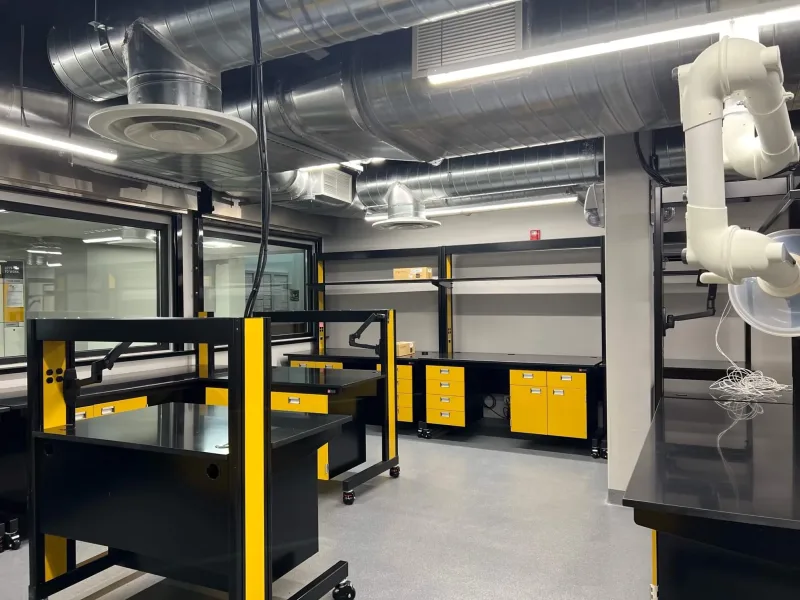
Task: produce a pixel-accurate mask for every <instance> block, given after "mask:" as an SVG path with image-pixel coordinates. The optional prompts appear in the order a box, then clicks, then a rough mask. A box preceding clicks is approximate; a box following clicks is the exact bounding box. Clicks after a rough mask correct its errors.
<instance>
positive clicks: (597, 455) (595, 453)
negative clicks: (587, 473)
mask: <svg viewBox="0 0 800 600" xmlns="http://www.w3.org/2000/svg"><path fill="white" fill-rule="evenodd" d="M592 458H594V459H595V460H596V459H598V458H600V448H592Z"/></svg>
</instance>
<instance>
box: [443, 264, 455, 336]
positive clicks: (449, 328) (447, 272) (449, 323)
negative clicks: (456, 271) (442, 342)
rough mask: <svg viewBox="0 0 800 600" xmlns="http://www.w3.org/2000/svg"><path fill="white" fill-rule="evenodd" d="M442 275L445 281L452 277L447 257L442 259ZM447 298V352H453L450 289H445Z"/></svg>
mask: <svg viewBox="0 0 800 600" xmlns="http://www.w3.org/2000/svg"><path fill="white" fill-rule="evenodd" d="M444 265H445V269H444V274H445V277H446V278H447V279H450V278H451V277H452V276H453V257H452V256H450V255H448V256H445V258H444ZM445 295H446V297H447V322H446V323H445V324H446V325H447V351H448V352H452V351H453V291H452V289H450V288H446V289H445Z"/></svg>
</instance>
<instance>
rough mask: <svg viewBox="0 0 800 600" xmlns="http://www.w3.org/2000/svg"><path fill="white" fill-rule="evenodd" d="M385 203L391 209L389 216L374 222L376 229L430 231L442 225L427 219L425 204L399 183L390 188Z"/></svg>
mask: <svg viewBox="0 0 800 600" xmlns="http://www.w3.org/2000/svg"><path fill="white" fill-rule="evenodd" d="M384 202H385V203H386V206H387V207H388V209H389V212H388V216H387V218H386V219H384V220H383V221H376V222H374V223H373V224H372V226H373V227H374V228H375V229H406V230H409V229H430V228H432V227H441V225H442V224H441V223H440V222H439V221H431V220H430V219H428V218H426V217H425V203H424V202H423V201H422V200H420V199H418V198H415V197H414V194H412V193H411V190H410V189H408V187H407V186H405V185H403V184H402V183H399V182H397V181H395V182H394V183H393V184H392V185H390V186H389V189H388V190H387V192H386V195H385V196H384Z"/></svg>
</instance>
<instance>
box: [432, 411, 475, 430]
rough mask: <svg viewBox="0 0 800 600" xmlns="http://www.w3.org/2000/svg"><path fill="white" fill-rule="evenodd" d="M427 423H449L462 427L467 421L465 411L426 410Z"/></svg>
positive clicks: (452, 425)
mask: <svg viewBox="0 0 800 600" xmlns="http://www.w3.org/2000/svg"><path fill="white" fill-rule="evenodd" d="M427 415H428V423H433V424H434V425H450V426H451V427H464V426H465V425H466V423H467V420H466V413H464V412H462V411H456V410H428V411H427Z"/></svg>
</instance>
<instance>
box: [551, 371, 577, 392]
mask: <svg viewBox="0 0 800 600" xmlns="http://www.w3.org/2000/svg"><path fill="white" fill-rule="evenodd" d="M547 387H549V388H572V389H579V390H585V389H586V373H567V372H560V371H551V372H549V373H547Z"/></svg>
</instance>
